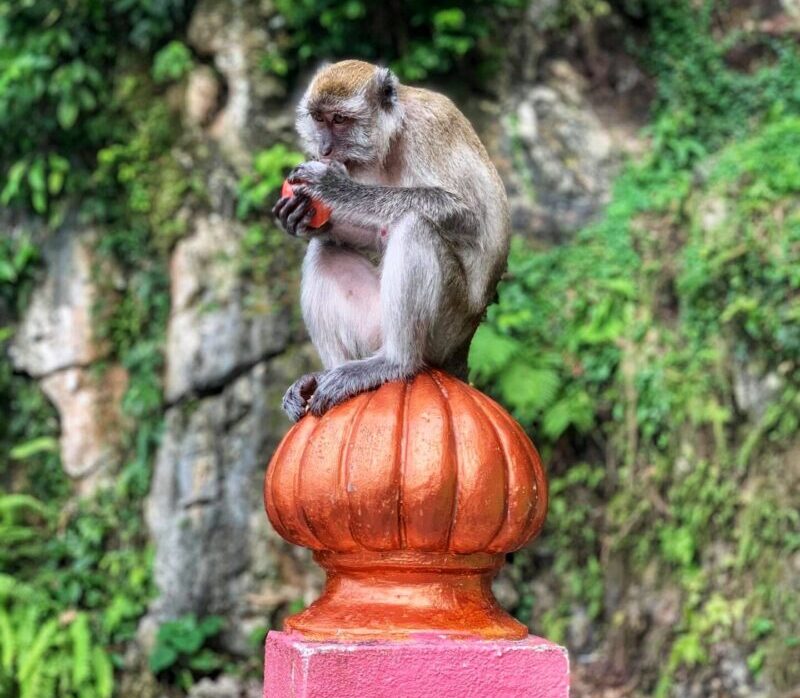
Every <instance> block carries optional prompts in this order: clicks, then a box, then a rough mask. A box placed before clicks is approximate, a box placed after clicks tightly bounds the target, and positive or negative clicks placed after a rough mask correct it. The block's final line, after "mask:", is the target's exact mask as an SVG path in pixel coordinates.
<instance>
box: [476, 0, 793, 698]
mask: <svg viewBox="0 0 800 698" xmlns="http://www.w3.org/2000/svg"><path fill="white" fill-rule="evenodd" d="M643 6H644V8H645V17H646V19H647V21H648V22H649V24H650V28H651V40H652V43H651V44H650V45H648V47H647V50H646V52H645V53H644V55H646V57H647V60H648V63H649V65H650V67H651V69H652V70H653V71H654V73H655V74H656V77H657V88H658V95H659V98H658V103H657V105H656V111H655V115H654V119H653V126H652V127H651V129H650V135H651V136H652V139H651V144H652V147H651V150H650V152H649V153H648V154H646V155H645V156H644V157H643V158H642V159H641V160H640V161H639V162H637V163H631V164H630V165H629V166H628V167H627V168H626V169H625V171H624V172H623V173H622V175H621V176H620V177H619V179H618V181H617V182H616V184H615V188H614V192H613V196H612V200H611V202H610V204H609V206H608V208H607V210H606V213H605V217H604V219H603V220H601V221H600V222H598V223H597V224H595V225H592V226H590V227H588V228H587V229H585V230H583V231H581V232H580V233H579V234H578V235H577V237H576V238H575V240H574V241H573V242H572V243H571V244H568V245H565V246H561V247H558V248H554V249H546V250H532V249H531V248H530V247H529V246H526V245H524V244H522V243H517V244H516V245H514V246H513V248H512V254H511V259H510V262H509V273H508V276H507V279H506V280H505V282H504V283H503V285H502V287H501V289H500V293H499V300H498V303H497V304H496V305H495V306H493V307H491V308H490V309H489V312H488V319H487V322H486V323H485V324H484V325H483V326H482V327H481V328H480V330H479V332H478V334H477V335H476V338H475V341H474V343H473V346H472V350H471V355H470V363H471V369H472V376H473V378H474V379H475V380H476V381H477V382H478V383H480V384H481V385H483V386H485V387H487V388H489V389H490V390H491V391H492V392H494V393H495V394H497V395H498V396H499V397H500V399H501V400H502V401H503V402H504V404H506V405H508V406H509V407H510V408H511V409H512V411H513V413H514V414H515V416H516V417H517V418H519V419H520V420H521V421H522V422H523V423H524V424H526V425H527V426H529V428H530V430H531V433H532V434H534V435H535V436H536V439H537V443H538V445H539V446H540V448H542V450H543V452H544V454H545V460H546V461H548V460H549V461H551V462H552V463H553V470H551V473H550V477H551V509H550V514H549V517H548V521H547V525H546V529H545V535H544V538H543V539H542V540H541V541H540V542H538V543H537V546H536V548H535V551H540V550H541V552H540V553H539V554H540V555H542V556H544V557H545V558H547V557H548V556H550V555H552V556H553V559H552V560H550V561H549V565H550V567H549V569H550V570H551V574H553V575H554V577H555V578H556V579H557V580H558V582H557V585H558V587H559V588H560V589H562V591H561V593H560V594H559V598H558V603H557V604H556V605H555V606H554V607H550V608H548V609H542V612H541V614H539V616H538V618H537V613H535V612H534V613H533V614H532V615H531V609H532V608H535V600H534V601H530V600H526V594H527V593H528V592H526V591H525V584H524V580H525V579H526V578H528V577H529V576H530V575H531V574H532V573H533V571H534V570H536V569H537V568H538V566H539V564H540V563H539V562H537V560H536V557H535V555H530V554H527V555H522V556H520V555H518V556H517V557H516V558H515V561H514V564H515V566H516V567H517V568H518V569H519V570H520V573H519V576H518V579H519V580H520V583H521V597H522V603H521V604H520V608H519V613H520V615H521V617H523V618H527V617H530V618H531V622H532V623H534V628H535V629H536V623H537V622H538V623H541V626H542V629H543V632H544V633H545V634H548V635H550V636H553V637H556V638H558V637H563V636H564V633H565V631H566V627H567V624H568V622H569V619H570V617H571V616H572V614H573V613H574V609H575V607H576V606H580V607H582V608H583V609H585V610H586V612H587V613H588V614H589V616H590V617H593V618H596V619H598V620H599V619H600V618H602V614H603V611H604V608H603V602H604V583H605V578H606V576H607V575H608V574H609V570H613V569H615V567H614V563H613V562H612V563H609V560H612V561H618V563H617V564H620V565H623V566H624V568H625V569H629V570H631V572H632V573H633V574H635V575H645V574H657V575H660V578H661V579H662V580H663V584H664V585H665V586H671V587H672V588H673V589H674V588H677V589H679V590H680V592H681V600H682V618H681V622H680V624H679V625H678V627H676V629H675V635H674V637H672V638H668V639H667V640H666V641H665V644H664V646H663V647H662V648H660V651H661V652H662V653H663V654H664V656H666V657H667V658H668V659H667V660H666V661H665V663H664V665H663V666H662V667H661V669H662V672H661V675H660V677H659V680H658V681H657V683H656V685H654V686H653V690H654V691H655V693H656V695H669V694H670V691H671V686H672V685H673V681H674V679H675V677H676V676H677V675H678V674H679V673H680V672H682V671H686V670H689V669H692V667H697V666H699V665H703V664H706V663H708V662H709V661H711V657H712V654H711V652H710V651H709V648H710V646H711V645H712V644H714V643H716V642H719V641H720V640H721V639H723V638H726V637H730V636H731V635H732V634H735V635H736V636H737V640H738V641H739V642H741V643H742V644H743V645H744V646H748V647H749V648H750V649H749V651H750V652H751V654H750V660H749V662H750V666H751V669H752V670H753V671H754V672H759V673H760V675H761V676H762V677H763V676H766V677H767V678H768V679H769V681H771V682H773V685H776V686H778V687H786V688H788V687H789V686H791V685H793V682H794V681H796V680H797V678H798V676H797V672H796V671H787V670H786V669H785V668H778V663H777V662H774V663H771V664H770V663H769V662H768V661H767V658H768V657H769V656H770V655H769V652H775V653H777V655H778V656H781V657H784V660H783V662H782V666H783V667H785V666H789V665H791V663H792V662H793V661H794V660H795V657H796V655H794V654H792V652H794V651H795V650H794V648H791V647H789V645H787V644H786V643H788V642H791V637H793V635H792V631H791V630H790V628H789V627H788V625H787V624H782V623H781V624H780V627H779V629H777V628H778V623H779V622H780V621H779V619H781V618H784V617H797V616H798V614H800V610H798V607H797V604H796V602H794V601H792V600H791V594H784V595H777V594H769V595H768V598H769V601H765V599H764V598H763V595H764V593H765V592H764V591H763V590H765V589H769V588H770V584H775V583H776V582H775V581H774V579H775V575H777V574H779V572H778V571H777V570H776V566H775V564H774V563H773V562H772V561H774V560H781V559H785V558H788V557H789V556H790V555H792V554H794V551H795V550H796V549H797V545H798V538H797V536H796V535H795V534H794V533H793V531H794V530H795V529H796V526H797V515H796V501H795V503H794V504H792V496H791V495H790V494H788V493H785V492H783V491H782V489H785V488H786V487H788V488H789V491H790V492H797V489H796V487H797V486H796V485H795V484H793V483H794V480H793V479H792V478H796V477H798V476H797V475H792V476H791V477H790V482H791V483H792V484H788V485H786V484H785V485H784V486H783V488H782V487H781V486H780V485H778V484H777V483H775V482H773V480H772V478H769V479H765V478H767V474H768V473H769V470H770V466H769V463H770V462H771V461H770V459H769V457H768V454H769V453H771V452H776V451H777V452H778V453H779V452H780V451H781V449H786V448H789V447H790V446H791V444H792V443H793V440H794V439H796V435H797V433H798V428H799V427H800V398H799V397H798V395H800V383H799V382H798V376H800V370H798V369H799V367H800V336H799V335H798V330H797V328H798V327H800V324H799V323H798V318H800V293H798V290H799V289H800V276H798V270H800V234H799V233H798V226H799V224H800V206H798V203H797V202H798V200H800V197H799V196H798V195H799V194H800V171H799V170H798V165H797V159H796V158H792V157H787V153H790V152H795V151H797V150H798V149H800V119H799V118H798V114H800V100H798V92H797V81H796V80H793V79H792V78H791V76H792V75H794V76H796V75H798V74H800V72H798V68H800V63H798V61H799V60H800V54H798V52H797V51H796V49H792V48H790V47H788V46H786V45H783V44H780V43H779V42H772V43H770V46H771V48H772V51H773V54H772V60H771V61H770V62H769V64H765V65H761V66H760V67H758V68H757V69H755V70H753V71H751V72H749V73H737V72H735V71H733V70H732V69H730V68H728V67H727V64H726V63H725V61H724V53H725V51H726V50H727V46H728V45H729V44H727V43H726V40H723V41H720V40H719V38H718V37H713V38H712V35H711V31H710V24H709V23H710V15H709V14H708V12H709V10H708V8H705V9H700V10H693V9H691V8H690V7H689V6H688V4H686V3H655V2H653V3H649V2H648V3H643ZM672 260H677V262H673V261H672ZM731 366H733V367H736V366H739V367H747V369H746V370H748V371H751V372H755V374H756V375H758V376H761V377H762V379H763V378H764V377H767V376H769V377H770V379H769V380H770V381H772V384H773V385H774V386H775V387H774V388H773V390H775V394H774V396H773V397H772V399H771V400H770V401H769V404H768V405H766V407H765V409H764V411H763V413H762V414H761V415H760V416H758V417H757V418H755V421H752V420H751V418H749V417H748V415H745V414H742V413H741V412H740V411H739V409H737V406H736V402H735V398H734V386H733V378H732V376H731V368H730V367H731ZM734 370H737V369H734ZM738 370H744V369H738ZM569 463H574V464H573V465H569V467H568V466H567V464H569ZM795 469H796V468H795ZM744 483H760V484H759V486H758V489H757V494H755V493H745V492H743V491H742V488H743V487H744ZM750 486H751V487H752V485H750ZM792 488H794V489H792ZM714 546H729V548H728V549H731V550H734V551H736V552H735V553H734V554H733V555H732V557H731V559H730V560H729V561H728V562H727V563H724V564H723V565H722V569H719V568H714V569H716V574H717V576H716V577H715V578H714V579H711V578H710V577H709V575H710V573H709V572H708V569H709V567H712V568H713V563H711V562H710V561H709V559H708V556H709V555H710V554H711V553H710V552H709V551H710V550H711V549H712V548H713V547H714ZM609 565H610V566H609ZM732 569H735V570H736V573H735V574H731V573H730V571H731V570H732ZM648 571H649V572H648ZM782 574H784V575H789V577H791V574H790V573H788V572H787V571H784V572H783V573H782ZM721 580H724V581H721ZM754 589H757V590H762V591H757V592H754ZM754 619H760V620H759V623H760V625H761V627H765V623H769V624H771V625H770V627H771V628H773V630H771V632H770V639H769V642H770V645H769V647H770V650H769V652H767V651H766V650H765V649H764V647H763V645H759V643H763V640H761V639H754V638H753V637H752V636H744V637H743V636H742V635H741V631H740V629H741V628H742V627H743V626H746V625H747V624H748V623H752V622H755V620H754ZM635 622H636V621H635V620H634V621H633V623H634V624H635ZM620 623H621V624H624V623H625V619H624V618H617V619H615V624H620ZM787 662H788V664H787Z"/></svg>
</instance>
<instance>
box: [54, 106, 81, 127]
mask: <svg viewBox="0 0 800 698" xmlns="http://www.w3.org/2000/svg"><path fill="white" fill-rule="evenodd" d="M56 118H57V119H58V123H59V125H60V126H61V128H63V129H64V130H65V131H69V129H71V128H72V127H73V126H74V125H75V122H76V121H77V120H78V104H77V103H76V102H73V101H71V100H66V99H62V100H61V101H60V102H59V103H58V107H57V108H56Z"/></svg>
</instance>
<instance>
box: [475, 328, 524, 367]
mask: <svg viewBox="0 0 800 698" xmlns="http://www.w3.org/2000/svg"><path fill="white" fill-rule="evenodd" d="M519 348H520V344H519V342H518V341H516V340H515V339H513V338H512V337H508V336H506V335H502V334H499V333H498V332H495V331H494V330H493V329H492V328H491V327H490V326H489V325H485V324H484V325H481V326H480V327H479V328H478V331H477V332H476V333H475V337H474V338H473V340H472V346H470V350H469V366H470V368H471V369H472V371H473V373H474V374H475V375H476V376H479V377H481V378H484V379H485V378H490V377H491V376H493V375H495V374H496V373H497V372H498V371H499V370H500V369H501V368H503V367H504V366H505V365H506V364H507V363H508V362H509V361H510V360H511V358H512V357H513V356H514V355H515V354H516V353H517V351H519Z"/></svg>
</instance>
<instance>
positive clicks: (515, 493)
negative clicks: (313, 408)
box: [264, 369, 569, 698]
mask: <svg viewBox="0 0 800 698" xmlns="http://www.w3.org/2000/svg"><path fill="white" fill-rule="evenodd" d="M264 503H265V506H266V509H267V514H268V516H269V519H270V521H271V522H272V525H273V526H274V527H275V529H276V531H277V532H278V533H279V534H280V535H281V536H283V537H284V538H285V539H287V540H288V541H290V542H292V543H295V544H297V545H302V546H304V547H307V548H311V549H312V550H313V551H314V559H315V560H316V561H317V562H318V563H319V564H320V565H322V567H324V569H325V572H326V575H327V579H326V584H325V590H324V592H323V594H322V596H321V597H320V598H319V599H318V600H317V601H315V602H314V603H313V604H312V605H311V606H310V607H309V608H307V609H306V610H304V611H302V612H301V613H298V614H295V615H294V616H291V617H289V618H287V619H286V621H285V622H284V628H283V630H284V632H271V633H270V634H269V636H268V638H267V647H266V667H265V680H264V698H328V697H330V698H350V697H351V696H352V697H353V698H356V697H357V698H425V697H426V696H431V697H432V698H433V697H435V698H450V697H452V698H469V697H474V698H515V697H516V696H519V698H566V697H567V696H568V694H569V663H568V658H567V653H566V650H565V649H564V648H562V647H559V646H558V645H554V644H553V643H550V642H548V641H547V640H543V639H541V638H537V637H532V636H529V635H528V629H527V628H526V627H525V626H524V625H523V624H522V623H520V622H518V621H517V620H515V619H514V618H512V617H511V616H510V615H509V614H508V613H506V612H505V611H504V610H503V609H502V608H501V607H500V605H499V604H498V603H497V601H496V599H495V598H494V596H493V594H492V589H491V581H492V578H493V577H494V576H495V575H496V574H497V572H498V570H499V569H500V567H501V566H502V564H503V561H504V558H505V553H507V552H511V551H514V550H517V549H519V548H520V547H522V546H523V545H525V544H526V543H528V542H529V541H530V540H531V539H532V538H534V537H535V536H536V535H537V534H538V533H539V531H541V529H542V526H543V525H544V518H545V514H546V511H547V480H546V477H545V473H544V468H543V466H542V462H541V460H540V459H539V454H538V453H537V452H536V449H535V448H534V446H533V444H532V443H531V441H530V439H529V438H528V437H527V435H526V434H525V432H524V431H523V430H522V428H521V427H520V426H519V424H517V423H516V422H515V421H514V420H513V418H512V417H511V416H510V415H509V414H508V413H507V412H506V411H505V410H504V409H503V408H502V407H500V405H498V404H497V403H495V402H494V401H493V400H491V399H490V398H488V397H487V396H485V395H483V394H482V393H480V392H478V391H477V390H475V389H474V388H472V387H470V386H468V385H467V384H465V383H462V382H461V381H459V380H457V379H456V378H454V377H452V376H449V375H447V374H446V373H443V372H442V371H439V370H435V369H432V370H430V371H426V372H424V373H421V374H419V375H418V376H416V377H415V378H414V379H413V380H411V381H409V382H405V381H398V382H392V383H386V384H384V385H382V386H380V387H379V388H377V389H376V390H374V391H371V392H367V393H362V394H360V395H357V396H356V397H354V398H352V399H351V400H349V401H347V402H345V403H343V404H341V405H338V406H337V407H335V408H333V409H332V410H330V411H329V412H327V413H326V414H325V415H323V416H322V417H319V418H317V417H314V416H313V415H306V416H305V417H304V418H303V419H301V420H300V421H299V422H298V423H297V424H296V425H295V426H294V427H293V428H292V429H291V430H290V431H289V433H288V434H287V435H286V437H285V438H284V439H283V441H282V442H281V444H280V446H279V447H278V450H277V451H276V452H275V455H274V456H273V458H272V461H271V462H270V464H269V467H268V469H267V476H266V479H265V483H264Z"/></svg>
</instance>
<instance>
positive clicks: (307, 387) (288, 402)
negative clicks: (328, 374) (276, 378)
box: [283, 373, 317, 422]
mask: <svg viewBox="0 0 800 698" xmlns="http://www.w3.org/2000/svg"><path fill="white" fill-rule="evenodd" d="M316 387H317V374H316V373H309V374H307V375H305V376H302V377H300V378H298V379H297V380H296V381H295V382H294V383H292V384H291V385H290V386H289V389H288V390H287V391H286V393H285V394H284V396H283V411H284V412H286V414H287V415H289V419H291V420H292V421H293V422H297V421H299V420H300V419H301V418H302V417H304V416H305V414H306V411H307V410H308V400H309V398H310V397H311V395H312V394H313V393H314V389H315V388H316Z"/></svg>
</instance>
